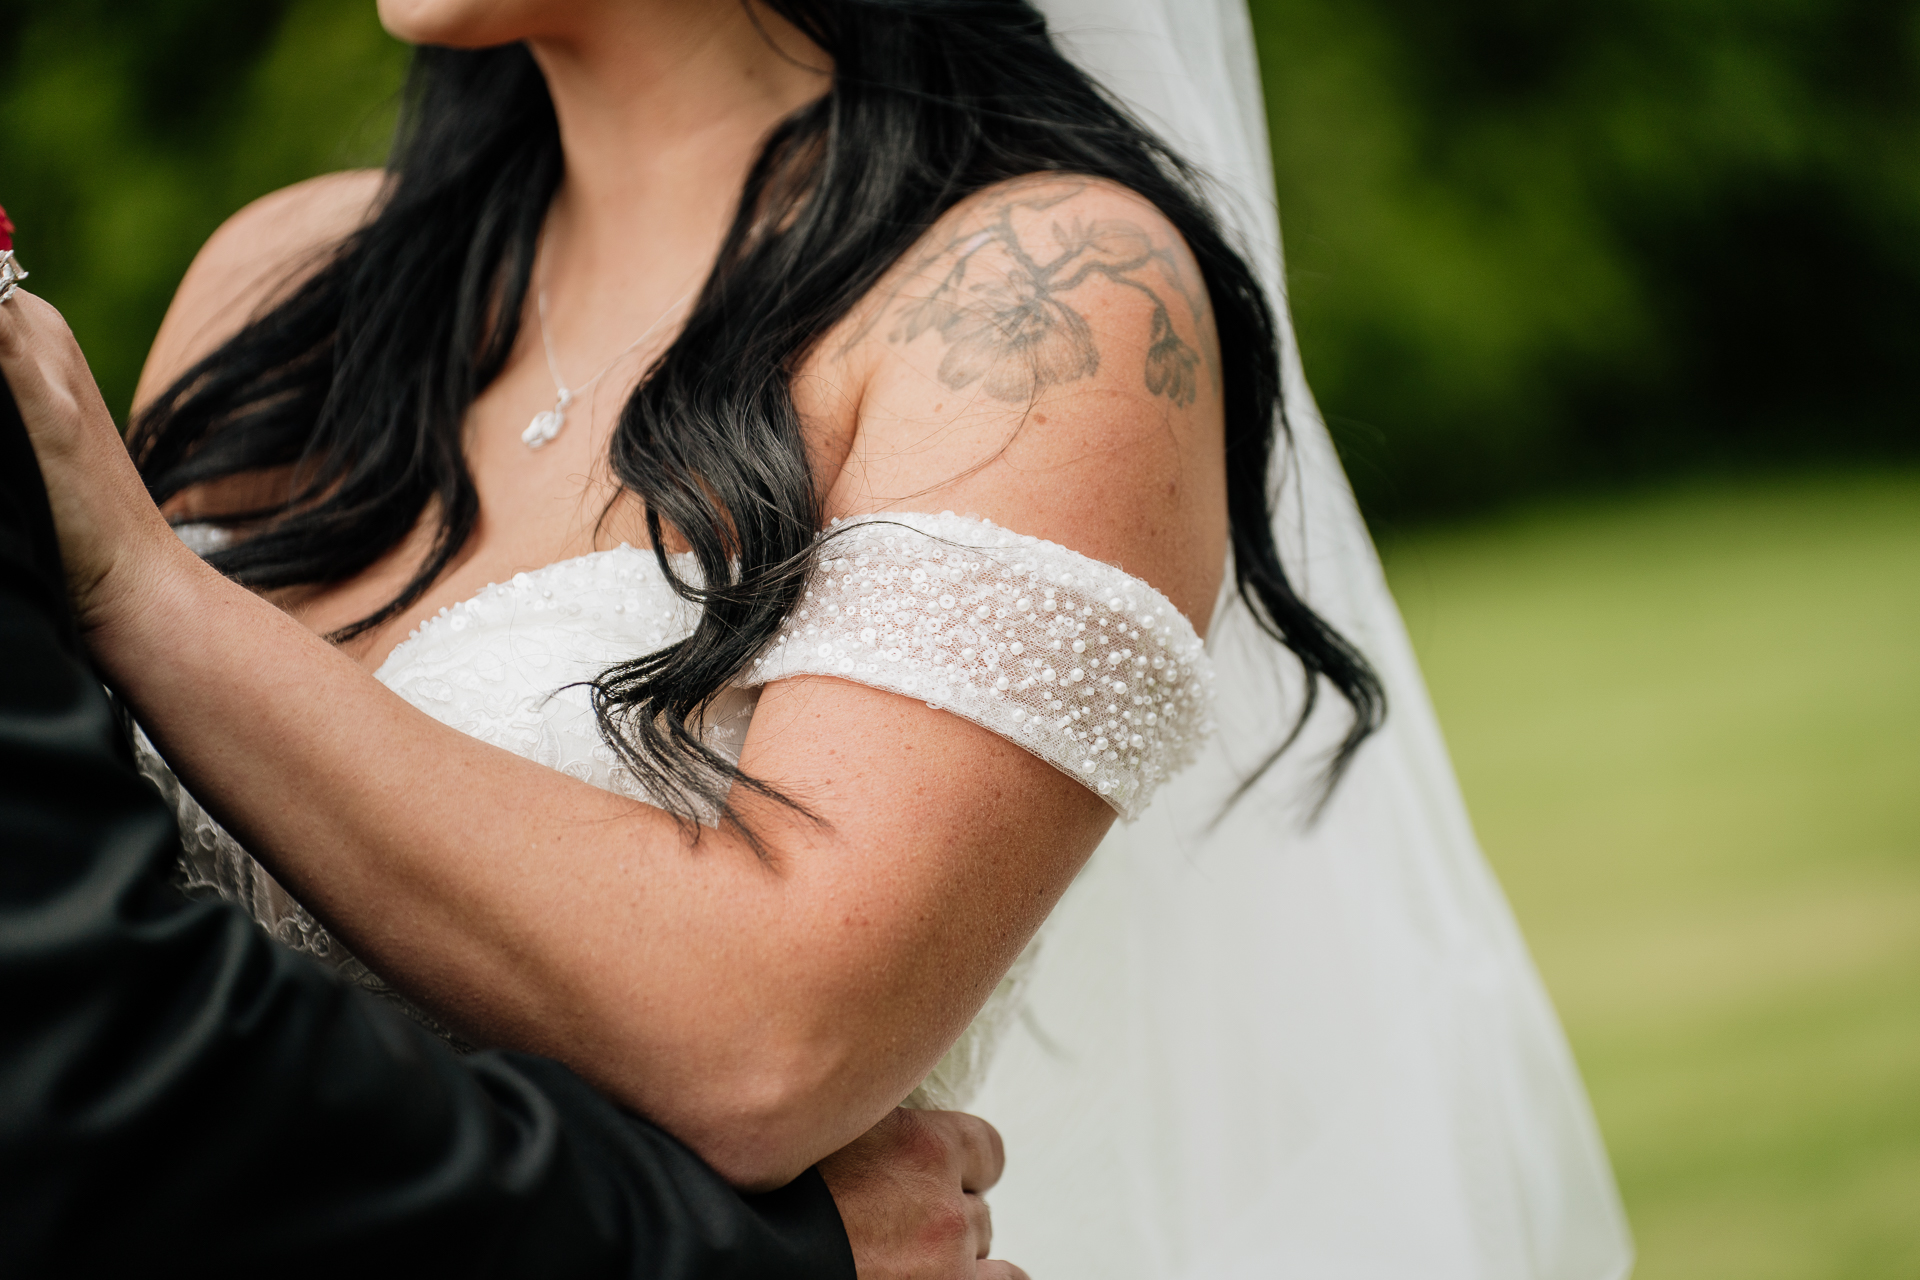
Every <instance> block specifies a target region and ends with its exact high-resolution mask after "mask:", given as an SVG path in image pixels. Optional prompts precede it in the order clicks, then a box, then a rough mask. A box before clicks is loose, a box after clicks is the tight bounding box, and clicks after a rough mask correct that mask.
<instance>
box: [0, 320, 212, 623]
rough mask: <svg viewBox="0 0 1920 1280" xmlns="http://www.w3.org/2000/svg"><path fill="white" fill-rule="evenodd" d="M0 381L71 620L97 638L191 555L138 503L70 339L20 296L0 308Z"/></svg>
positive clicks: (120, 448)
mask: <svg viewBox="0 0 1920 1280" xmlns="http://www.w3.org/2000/svg"><path fill="white" fill-rule="evenodd" d="M0 375H4V376H5V378H6V380H7V385H8V386H9V387H11V388H12V389H13V397H14V400H15V402H16V403H18V404H19V406H20V416H21V418H22V419H24V420H25V422H26V425H27V434H28V436H29V437H31V438H32V440H33V448H34V452H35V453H36V454H37V455H38V456H39V459H40V472H41V475H42V476H43V477H44V478H45V480H46V485H47V498H48V501H49V502H50V503H51V504H52V507H53V520H54V525H55V527H56V528H57V529H58V530H59V533H60V556H61V559H62V561H64V563H65V565H66V571H67V590H68V592H69V593H70V595H71V596H72V599H73V610H74V617H75V619H76V620H77V621H78V623H79V625H80V628H81V631H82V632H83V633H85V632H89V631H94V630H97V629H98V628H100V627H102V626H105V625H108V624H109V623H111V622H112V621H113V620H114V619H115V617H116V616H117V615H118V614H119V613H120V612H121V611H122V610H124V609H126V608H130V607H133V602H134V601H135V599H136V598H137V597H138V595H139V594H140V591H139V588H140V587H142V586H144V585H151V584H152V582H153V581H155V580H156V578H157V577H158V576H159V575H160V574H162V573H164V572H165V569H166V566H167V565H168V564H169V563H170V562H171V561H172V560H175V559H179V560H181V561H182V562H183V563H187V564H191V563H194V561H193V556H192V553H191V552H188V551H187V550H186V548H185V547H183V546H181V545H180V542H179V539H177V538H175V537H174V536H173V533H172V530H170V529H169V528H168V527H167V522H166V520H165V518H164V517H162V516H161V514H160V512H159V510H158V508H156V507H155V506H154V505H153V501H152V499H151V498H149V497H148V496H147V489H146V486H145V485H144V484H143V483H142V482H141V480H140V474H139V472H138V471H136V470H135V468H134V465H133V459H132V458H130V457H128V456H127V450H126V446H125V445H124V444H123V443H122V442H121V440H120V433H119V432H118V431H117V430H116V429H115V427H114V424H113V416H112V415H111V414H109V413H108V412H107V406H106V404H105V403H104V402H103V401H102V400H101V399H100V389H99V387H98V386H96V385H95V384H94V381H93V373H92V371H91V370H90V369H88V368H87V361H86V357H85V356H83V355H82V354H81V353H80V345H79V343H77V342H75V341H74V337H73V331H72V330H70V329H69V328H67V322H66V321H65V320H64V319H62V318H61V315H60V313H59V312H58V311H56V310H55V309H54V308H53V307H52V306H50V305H48V304H47V303H46V302H45V301H44V300H42V299H40V298H37V297H35V296H34V295H33V294H30V293H27V292H25V291H24V290H21V291H16V292H15V293H14V295H13V297H12V298H11V299H9V300H8V301H7V302H6V303H5V304H3V305H0Z"/></svg>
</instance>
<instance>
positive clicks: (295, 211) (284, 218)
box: [134, 169, 384, 413]
mask: <svg viewBox="0 0 1920 1280" xmlns="http://www.w3.org/2000/svg"><path fill="white" fill-rule="evenodd" d="M383 181H384V174H383V173H382V171H380V170H377V169H362V170H353V171H350V172H346V173H332V174H327V175H325V176H323V177H319V178H312V179H309V180H308V181H306V182H302V183H298V184H296V185H294V186H291V187H286V188H283V189H282V190H279V191H276V192H274V193H272V194H271V195H266V196H262V197H261V198H260V199H258V200H255V201H254V202H253V203H252V204H250V205H248V206H247V207H246V208H244V209H242V210H240V212H238V213H236V214H234V215H233V216H232V217H231V218H229V219H227V221H226V222H224V223H223V224H221V226H220V229H219V230H218V231H215V232H214V233H213V235H212V236H211V237H209V238H208V240H207V243H206V244H205V245H204V246H202V247H201V249H200V252H199V254H198V255H196V256H195V258H194V260H193V265H192V266H190V267H189V268H187V274H186V275H185V277H183V278H182V279H181V281H180V288H179V289H178V290H177V291H176V292H175V293H174V296H173V304H172V305H171V306H170V307H169V308H168V309H167V315H166V319H165V320H163V321H162V322H161V324H160V332H159V333H158V334H157V335H156V336H155V337H154V340H153V347H152V349H151V350H150V351H149V352H148V353H147V363H146V367H145V368H143V369H142V370H141V373H140V385H139V387H138V388H137V389H136V391H135V392H134V410H135V412H136V413H138V412H139V411H140V410H141V409H143V408H145V407H146V405H147V404H148V403H149V402H151V401H152V400H153V398H154V397H155V396H157V395H159V394H160V393H161V392H163V391H165V390H166V389H167V388H168V387H169V386H171V385H172V384H173V383H174V381H175V380H176V379H178V378H179V377H180V375H181V374H183V373H185V372H186V371H187V370H188V369H190V368H192V367H193V365H194V364H195V362H197V361H199V360H200V359H202V358H203V357H205V356H206V355H207V354H209V353H210V352H212V351H213V350H214V349H215V348H217V347H218V346H219V345H220V344H221V343H223V342H225V341H226V340H227V339H228V338H231V337H232V336H233V335H234V334H235V333H237V332H239V330H240V329H241V328H242V327H243V326H244V325H245V324H246V323H247V321H248V320H249V319H251V318H252V317H253V316H255V315H257V314H259V313H260V311H261V310H262V309H263V308H264V307H265V306H267V305H269V304H271V303H272V302H274V301H277V300H278V299H279V298H282V297H284V296H285V295H286V292H287V290H288V289H289V288H290V287H291V286H292V285H294V284H297V283H298V282H299V280H300V279H301V278H302V277H303V276H304V275H305V274H306V273H307V271H308V270H309V269H311V266H317V265H318V263H319V261H320V255H321V254H322V253H323V252H324V251H325V250H326V249H327V247H328V246H330V245H332V244H333V243H335V242H336V241H338V240H340V239H341V238H343V237H345V236H347V235H350V234H352V232H353V231H355V230H356V229H357V228H359V227H360V226H361V225H362V224H363V223H364V222H365V221H366V219H367V217H368V215H369V214H370V213H371V211H372V210H373V208H374V205H375V203H376V201H377V200H378V199H379V195H380V190H381V185H382V182H383Z"/></svg>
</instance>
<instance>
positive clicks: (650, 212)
mask: <svg viewBox="0 0 1920 1280" xmlns="http://www.w3.org/2000/svg"><path fill="white" fill-rule="evenodd" d="M583 8H584V9H587V10H589V12H585V13H582V14H581V16H579V17H578V18H576V20H575V22H574V24H573V26H572V27H571V28H569V29H566V30H562V31H557V32H555V33H554V34H551V35H545V36H537V37H533V38H530V39H529V40H528V45H529V47H530V48H531V49H532V50H533V54H534V57H535V59H536V60H537V61H538V62H539V65H540V69H541V71H542V72H543V73H544V74H545V76H546V78H547V86H548V90H549V92H550V93H551V94H552V97H553V104H554V111H555V114H556V115H557V117H558V120H559V124H560V138H561V145H562V150H563V153H564V156H565V161H566V171H565V176H564V178H563V179H562V182H561V185H560V189H559V191H558V193H557V194H556V196H555V199H554V204H553V210H552V213H551V215H550V217H549V220H548V224H547V233H546V245H545V252H544V254H543V257H544V259H545V261H544V264H543V268H542V279H541V281H540V283H541V285H542V286H543V287H545V288H547V289H548V290H549V291H550V292H551V293H552V294H553V296H554V298H555V299H556V301H558V300H560V299H562V298H563V297H564V298H566V299H568V300H569V303H570V307H571V309H572V310H574V311H575V312H576V313H578V312H599V313H601V316H600V318H601V319H603V320H605V321H609V322H611V321H612V320H613V319H614V316H613V315H611V314H607V313H608V312H609V311H618V310H622V309H623V308H619V307H609V306H608V305H607V304H608V303H609V302H611V301H612V300H613V299H616V298H626V299H631V300H638V299H642V298H645V299H648V300H650V305H651V306H654V307H657V306H664V305H667V304H666V303H665V302H662V301H658V300H659V299H661V298H662V297H663V296H664V297H666V298H669V299H670V298H673V297H678V296H679V295H680V294H681V293H683V292H684V291H685V290H686V288H687V287H688V286H690V285H692V284H694V283H696V282H697V281H698V279H699V278H700V276H701V275H702V274H703V273H704V272H705V270H706V268H707V266H708V264H709V263H710V262H711V261H712V258H713V254H714V252H715V251H716V250H717V249H718V247H719V242H720V238H721V236H722V235H723V234H724V233H725V229H726V227H727V225H728V223H729V221H730V219H731V217H732V214H733V205H734V201H735V200H736V198H737V197H738V195H739V192H740V187H741V184H742V182H743V181H744V180H745V177H746V172H747V169H748V167H749V166H750V165H751V164H752V162H753V159H754V157H755V155H756V154H757V153H758V150H759V147H760V144H761V143H762V141H763V140H764V139H765V137H766V135H767V132H768V131H769V130H770V129H771V128H772V127H773V126H774V125H775V124H776V123H778V122H779V121H780V120H781V119H782V118H784V117H785V116H787V115H788V114H790V113H791V112H793V111H794V110H796V109H797V108H799V107H800V106H802V105H804V104H805V103H806V102H808V101H809V100H811V99H812V98H815V97H818V96H819V95H820V94H821V93H823V92H825V91H826V89H827V87H828V84H829V76H830V69H829V66H828V60H827V58H826V56H825V55H824V54H823V53H822V52H821V51H820V50H819V49H818V48H817V47H816V46H815V45H814V44H813V43H812V42H811V41H809V40H807V39H806V37H804V36H803V35H801V34H800V32H799V31H797V30H796V29H795V28H794V27H793V26H792V25H791V24H789V23H787V22H786V21H785V20H784V19H781V18H780V17H779V16H778V15H776V14H773V13H772V12H770V11H768V10H767V9H765V8H764V7H763V6H760V5H757V4H756V5H754V6H753V8H752V9H751V10H749V8H748V7H747V6H746V5H743V4H740V3H735V2H732V0H623V2H622V3H619V4H607V5H601V6H583ZM643 309H644V308H643ZM648 319H651V317H650V316H648V317H643V318H640V320H639V323H640V324H641V325H644V324H645V323H646V322H647V320H648ZM567 327H568V328H572V327H573V326H571V325H569V326H567ZM608 340H609V341H611V335H610V336H609V339H608Z"/></svg>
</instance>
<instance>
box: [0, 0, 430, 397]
mask: <svg viewBox="0 0 1920 1280" xmlns="http://www.w3.org/2000/svg"><path fill="white" fill-rule="evenodd" d="M0 33H5V34H4V35H0V204H4V205H5V206H6V207H7V210H8V212H9V213H10V214H11V215H12V217H13V220H14V222H15V223H16V224H17V226H18V227H19V233H18V235H17V237H16V239H17V241H18V243H17V248H18V250H19V253H20V259H21V261H22V262H23V263H25V264H26V266H28V267H29V268H30V269H31V270H32V271H33V273H34V278H33V282H32V287H33V288H34V289H35V290H36V291H38V292H40V293H41V295H42V296H43V297H45V298H47V299H48V300H49V301H51V302H52V303H53V304H54V305H56V306H58V307H59V308H60V309H61V310H62V312H64V313H65V315H66V317H67V320H68V323H70V324H71V325H72V326H73V329H74V332H75V333H76V334H77V335H78V336H79V338H80V342H81V345H82V347H83V348H84V349H85V350H86V352H87V356H88V359H89V360H90V361H91V362H92V364H93V369H94V373H95V375H96V376H97V377H98V379H99V381H100V386H101V390H102V391H103V392H104V393H105V395H106V398H107V403H108V405H109V406H111V407H112V408H113V410H114V412H115V413H116V414H124V412H125V410H126V408H127V406H128V405H129V404H130V403H131V401H132V398H133V387H134V383H135V381H136V380H137V379H138V377H139V373H140V366H141V363H142V361H144V359H145V358H146V351H147V346H148V345H149V344H150V343H151V342H152V340H153V334H154V330H155V329H157V328H158V327H159V324H160V318H161V316H162V315H163V314H165V312H166V307H167V303H168V301H169V300H170V299H171V298H172V296H173V290H174V287H175V286H176V285H178V284H179V282H180V276H181V274H182V273H183V272H185V271H186V268H187V264H188V263H189V262H191V261H192V260H193V255H194V253H195V251H196V250H198V249H199V247H200V245H201V244H202V243H203V242H204V241H205V240H206V238H207V237H208V236H209V235H210V234H212V232H213V230H214V228H215V227H217V226H219V225H220V223H221V222H223V221H224V220H225V219H226V218H227V216H228V215H230V214H232V213H233V212H234V210H236V209H238V208H239V207H240V206H241V205H243V204H245V203H246V202H247V201H249V200H251V199H253V198H255V197H256V196H260V195H263V194H265V193H266V192H268V191H272V190H274V189H276V188H278V187H283V186H286V185H287V184H288V183H292V182H298V181H300V180H301V179H303V178H308V177H312V176H313V175H314V174H316V173H323V172H326V171H328V170H332V169H341V168H349V167H352V166H355V165H364V164H370V163H372V164H377V163H379V162H380V160H381V159H382V158H383V157H384V155H385V152H386V144H387V138H388V135H389V133H390V132H391V128H392V113H393V107H394V105H395V103H396V102H397V96H398V88H399V84H400V78H401V76H402V75H403V74H404V72H405V68H406V50H405V47H404V46H402V45H400V44H398V43H397V42H395V41H393V40H391V39H390V38H388V37H387V35H386V34H385V33H384V32H383V31H381V29H380V26H379V23H378V21H377V20H376V18H375V17H374V12H373V4H372V0H164V2H162V3H155V2H154V0H0Z"/></svg>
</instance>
